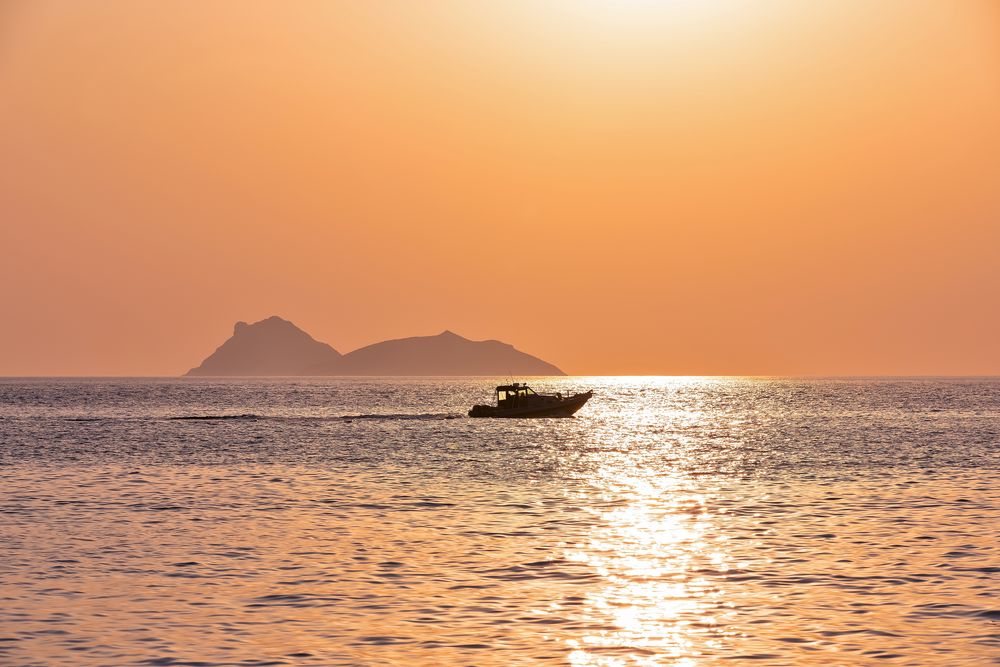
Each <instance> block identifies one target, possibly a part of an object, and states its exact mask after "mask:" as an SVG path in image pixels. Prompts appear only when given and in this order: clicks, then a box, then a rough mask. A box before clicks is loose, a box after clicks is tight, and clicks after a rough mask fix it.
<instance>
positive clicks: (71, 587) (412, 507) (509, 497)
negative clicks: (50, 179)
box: [0, 377, 1000, 667]
mask: <svg viewBox="0 0 1000 667" xmlns="http://www.w3.org/2000/svg"><path fill="white" fill-rule="evenodd" d="M502 381H503V378H482V377H478V378H405V379H403V378H315V379H314V378H282V379H224V380H223V379H194V378H192V379H179V378H163V379H149V378H141V379H123V378H114V379H100V378H93V379H91V378H61V379H59V378H55V379H53V378H34V379H12V378H8V379H2V380H0V665H4V666H6V667H9V666H15V665H16V666H22V665H23V666H27V665H44V666H56V665H60V666H61V665H67V666H68V665H73V666H96V665H189V666H197V667H210V666H217V665H218V666H221V665H234V666H244V667H250V666H254V667H256V666H264V665H407V666H410V665H413V666H421V665H432V666H435V667H441V666H445V665H484V666H492V665H505V666H506V665H571V666H578V667H582V666H585V665H587V666H591V665H593V666H597V665H601V666H626V665H628V666H633V665H634V666H640V665H642V666H651V665H672V666H684V667H695V666H704V665H727V666H730V665H824V666H826V667H829V666H833V665H922V666H926V665H947V666H956V665H975V666H980V665H997V664H1000V379H996V378H850V379H842V378H841V379H837V378H835V379H819V378H815V379H814V378H810V379H790V378H718V377H710V378H707V377H684V378H681V377H620V378H612V377H567V378H532V379H530V384H531V386H532V387H533V388H535V389H536V390H539V391H553V392H555V391H560V392H563V393H566V392H570V391H573V390H586V389H592V390H594V397H593V398H592V399H591V401H590V402H589V403H588V404H587V405H586V406H585V407H584V408H583V409H582V410H581V411H580V412H579V413H578V414H577V416H576V417H574V418H571V419H538V420H490V419H470V418H468V417H467V416H466V413H467V411H468V409H469V407H470V406H471V405H473V404H474V403H486V402H490V401H491V400H492V399H493V388H494V386H495V385H496V384H497V383H498V382H502Z"/></svg>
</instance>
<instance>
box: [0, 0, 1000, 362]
mask: <svg viewBox="0 0 1000 667" xmlns="http://www.w3.org/2000/svg"><path fill="white" fill-rule="evenodd" d="M998 119H1000V5H998V4H997V3H995V2H989V1H988V0H968V1H966V2H958V3H940V2H933V1H931V0H914V1H906V2H904V1H902V0H887V1H886V2H880V3H867V2H860V1H853V0H851V1H847V2H843V1H841V2H834V1H833V0H825V1H820V2H814V3H797V2H782V1H780V0H773V1H764V2H744V1H743V0H706V1H705V2H701V3H691V2H664V3H648V2H638V1H635V2H624V3H611V4H609V3H603V2H598V1H597V0H586V1H583V2H573V3H570V2H541V3H533V2H511V3H503V4H502V5H501V4H498V5H490V4H479V3H442V4H436V5H433V6H423V5H419V4H411V3H403V2H397V3H393V2H389V3H379V4H366V3H357V4H346V3H345V4H325V3H301V4H296V5H294V6H283V5H277V4H272V3H264V2H246V3H241V4H240V9H239V11H238V12H237V11H232V10H231V8H230V6H229V5H227V4H225V3H220V4H210V5H203V4H198V3H195V4H189V3H185V4H179V3H164V4H154V3H131V2H122V1H111V2H106V3H100V4H96V5H95V4H87V3H68V2H47V1H39V2H30V3H29V2H20V3H18V2H12V3H5V4H3V5H0V247H2V248H3V249H4V259H3V261H2V262H0V299H2V306H3V313H4V317H3V319H4V326H2V327H0V376H6V377H12V376H30V377H47V376H76V377H93V376H117V377H123V376H133V377H136V376H141V377H150V376H155V377H161V376H174V375H178V374H180V373H183V372H184V370H186V369H188V368H190V367H191V366H192V365H194V364H197V363H198V362H199V361H200V360H201V359H203V358H204V357H205V356H206V355H207V354H209V353H210V352H211V351H212V350H213V349H215V347H217V346H218V345H220V344H221V343H222V342H223V341H224V340H225V339H226V337H227V336H228V335H229V334H230V332H231V331H232V327H233V324H234V323H235V322H236V321H239V320H243V321H256V320H260V319H263V318H265V317H268V316H270V315H274V314H278V315H280V316H282V317H284V318H286V319H289V320H290V321H292V322H294V323H295V324H296V325H297V326H299V327H300V328H302V329H303V330H305V331H307V332H308V333H309V334H310V335H312V336H313V337H314V338H315V339H316V340H319V341H322V342H326V343H329V344H330V345H332V346H333V347H335V348H336V349H338V350H353V349H357V348H359V347H362V346H364V345H367V344H370V343H373V342H376V341H380V340H386V339H392V338H402V337H407V336H416V335H427V334H435V333H438V332H440V331H441V330H443V329H449V330H452V331H455V332H457V333H459V334H461V335H462V336H464V337H466V338H470V339H473V340H482V339H498V340H502V341H505V342H508V343H511V344H513V345H514V346H515V347H517V348H518V349H519V350H522V351H524V352H527V353H529V354H532V355H535V356H538V357H540V358H542V359H544V360H546V361H549V362H551V363H553V364H555V365H557V366H559V367H560V368H562V369H563V370H564V371H566V372H567V373H571V374H575V375H581V374H590V375H681V376H701V375H708V376H718V375H723V376H783V377H858V376H862V377H864V376H867V377H872V376H917V377H927V376H957V377H964V376H977V377H981V376H993V375H998V374H1000V345H998V343H997V341H998V340H1000V308H997V304H998V303H1000V250H998V249H1000V187H998V186H997V184H998V183H1000V121H998Z"/></svg>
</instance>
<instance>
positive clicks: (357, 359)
mask: <svg viewBox="0 0 1000 667" xmlns="http://www.w3.org/2000/svg"><path fill="white" fill-rule="evenodd" d="M185 375H187V376H261V375H275V376H289V375H509V376H518V377H520V376H526V375H565V373H563V372H562V371H561V370H560V369H559V368H557V367H556V366H554V365H552V364H550V363H548V362H546V361H543V360H541V359H539V358H538V357H534V356H532V355H530V354H525V353H524V352H521V351H520V350H517V349H515V348H514V346H513V345H509V344H507V343H503V342H500V341H497V340H482V341H474V340H469V339H468V338H463V337H462V336H459V335H458V334H455V333H452V332H451V331H443V332H442V333H440V334H438V335H436V336H414V337H411V338H400V339H396V340H387V341H382V342H381V343H375V344H373V345H368V346H366V347H362V348H360V349H357V350H354V351H353V352H349V353H348V354H341V353H339V352H337V350H335V349H333V347H331V346H330V345H327V344H326V343H321V342H319V341H317V340H316V339H314V338H313V337H312V336H310V335H309V334H308V333H306V332H305V331H303V330H302V329H300V328H298V327H297V326H295V325H294V324H292V323H291V322H289V321H288V320H285V319H282V318H280V317H277V316H272V317H269V318H267V319H264V320H261V321H260V322H255V323H253V324H247V323H246V322H237V323H236V326H235V327H234V328H233V335H232V336H231V337H230V338H229V340H227V341H226V342H225V343H223V344H222V345H221V346H219V348H218V349H217V350H216V351H215V352H213V353H212V354H211V355H209V356H208V357H207V358H206V359H205V360H204V361H203V362H201V365H199V366H197V367H196V368H192V369H191V370H189V371H188V372H187V373H186V374H185Z"/></svg>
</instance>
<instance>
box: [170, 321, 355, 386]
mask: <svg viewBox="0 0 1000 667" xmlns="http://www.w3.org/2000/svg"><path fill="white" fill-rule="evenodd" d="M338 359H340V353H339V352H337V351H336V350H335V349H333V348H332V347H330V346H329V345H327V344H326V343H320V342H319V341H317V340H315V339H313V337H312V336H310V335H309V334H307V333H306V332H305V331H303V330H302V329H299V328H298V327H297V326H295V325H294V324H292V323H291V322H289V321H288V320H285V319H282V318H280V317H278V316H276V315H272V316H271V317H268V318H266V319H263V320H260V321H259V322H254V323H253V324H247V323H246V322H243V321H240V322H237V323H236V324H235V326H233V335H232V337H231V338H230V339H229V340H227V341H226V342H225V343H223V344H222V345H221V346H220V347H219V348H218V349H217V350H216V351H215V352H213V353H212V354H211V355H209V357H208V358H207V359H205V361H203V362H202V363H201V365H200V366H198V367H197V368H192V369H191V370H190V371H188V373H187V374H188V375H308V374H311V373H312V372H313V371H312V369H313V368H315V367H316V366H318V365H322V364H325V363H330V362H335V361H337V360H338Z"/></svg>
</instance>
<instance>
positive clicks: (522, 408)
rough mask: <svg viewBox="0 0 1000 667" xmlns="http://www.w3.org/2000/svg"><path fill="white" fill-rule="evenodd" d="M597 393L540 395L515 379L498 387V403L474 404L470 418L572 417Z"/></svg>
mask: <svg viewBox="0 0 1000 667" xmlns="http://www.w3.org/2000/svg"><path fill="white" fill-rule="evenodd" d="M593 395H594V392H593V391H585V392H583V393H582V394H569V395H568V396H563V395H562V393H556V394H539V393H536V392H535V391H534V390H533V389H532V388H531V387H529V386H528V385H526V384H522V383H518V382H515V383H513V384H505V385H501V386H499V387H497V388H496V396H497V404H496V405H474V406H472V409H471V410H469V416H470V417H521V418H525V417H572V416H573V413H575V412H576V411H577V410H579V409H580V408H582V407H583V405H584V404H585V403H586V402H587V401H589V400H590V397H591V396H593Z"/></svg>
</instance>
